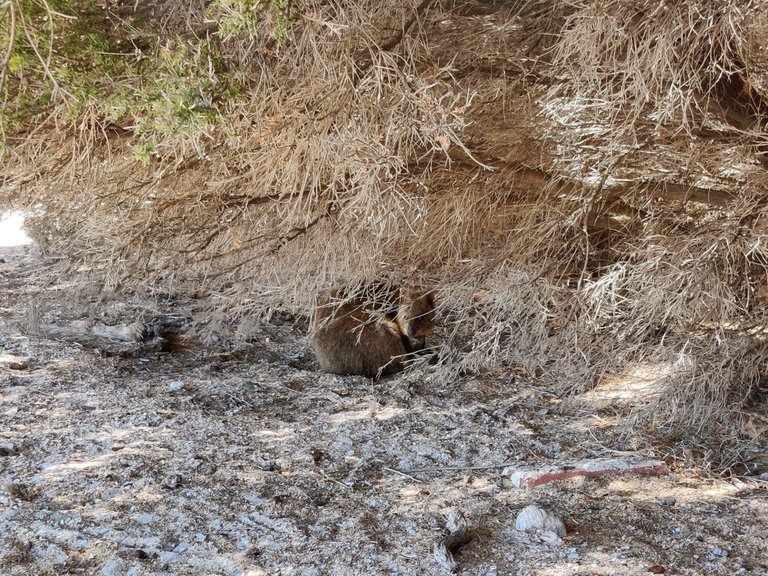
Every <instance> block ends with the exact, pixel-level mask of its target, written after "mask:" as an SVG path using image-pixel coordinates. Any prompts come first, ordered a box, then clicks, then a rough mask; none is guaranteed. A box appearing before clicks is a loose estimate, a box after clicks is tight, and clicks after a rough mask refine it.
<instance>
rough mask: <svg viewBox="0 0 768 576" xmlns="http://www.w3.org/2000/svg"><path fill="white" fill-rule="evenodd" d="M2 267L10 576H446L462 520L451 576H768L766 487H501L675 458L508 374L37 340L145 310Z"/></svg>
mask: <svg viewBox="0 0 768 576" xmlns="http://www.w3.org/2000/svg"><path fill="white" fill-rule="evenodd" d="M0 250H1V252H0V574H4V575H5V574H8V575H25V576H28V575H33V574H34V575H38V574H40V575H46V574H101V575H110V576H122V575H150V574H152V575H155V574H157V575H166V574H174V575H185V576H191V575H211V574H217V575H218V574H221V575H244V574H247V575H252V576H255V575H270V576H272V575H301V576H311V575H325V574H338V575H350V576H352V575H354V576H358V575H361V574H391V575H395V574H397V575H400V576H409V575H419V576H421V575H424V574H445V573H447V572H446V571H445V570H444V569H443V568H441V567H440V566H439V564H438V563H437V561H436V560H435V558H434V556H433V545H434V543H435V542H437V541H438V540H439V539H440V537H441V534H442V532H441V531H442V528H443V524H444V521H445V516H446V515H447V514H448V513H449V512H450V511H457V512H460V513H461V514H463V516H464V517H465V518H466V520H467V523H468V525H469V528H470V536H471V541H470V543H469V544H468V545H467V546H466V547H464V548H463V549H462V550H461V552H460V553H459V554H458V555H457V557H456V560H457V562H458V574H464V575H483V576H486V575H488V576H490V575H494V574H498V575H506V574H510V575H512V574H541V575H553V576H554V575H588V574H590V575H591V574H595V575H597V574H600V575H625V574H626V575H635V574H637V575H640V574H643V575H645V574H650V573H662V571H664V572H663V573H666V574H740V573H743V574H756V575H757V574H768V543H767V542H766V534H768V497H767V496H768V491H767V490H766V483H765V482H762V483H761V482H759V481H749V482H746V481H745V482H743V483H742V482H739V481H735V482H727V481H724V480H718V479H703V478H697V477H696V476H694V475H693V474H692V473H690V472H686V471H683V470H675V469H674V467H673V473H672V474H671V475H670V476H667V477H661V478H639V477H633V476H623V477H613V478H599V479H588V480H585V479H572V480H566V481H561V482H555V483H551V484H546V485H543V486H539V487H536V488H533V489H530V490H517V489H514V488H512V487H510V486H509V484H508V483H506V482H505V481H504V480H503V479H502V477H501V476H500V471H501V467H502V466H503V465H505V464H510V463H528V464H536V463H542V462H557V461H558V460H561V459H564V458H588V457H592V456H595V455H606V454H615V453H616V451H619V450H630V449H632V450H638V449H641V448H642V450H639V451H641V452H642V453H644V454H645V455H648V456H654V457H657V458H663V456H664V454H657V453H654V451H653V449H652V448H651V447H649V446H646V445H644V444H642V441H641V440H639V439H638V438H635V437H631V436H628V435H626V434H624V435H623V436H622V435H620V434H619V432H618V431H617V430H616V428H615V426H614V425H615V420H616V414H617V412H618V411H620V408H618V407H616V406H612V405H610V404H607V405H606V404H605V403H603V404H602V405H600V406H599V407H590V406H589V405H588V404H580V405H579V406H580V408H578V409H577V408H574V407H572V408H570V409H567V410H565V409H563V405H562V402H561V400H560V399H559V398H557V397H556V396H553V395H552V394H550V393H549V392H548V391H547V390H545V389H543V388H541V387H538V386H536V385H534V384H531V383H527V382H521V381H514V380H512V379H509V378H491V377H482V378H481V377H477V376H475V377H470V376H468V377H466V378H463V379H460V380H456V381H450V382H446V381H440V380H439V379H437V378H436V377H435V376H434V375H430V374H428V373H424V372H415V373H410V374H407V375H402V376H399V377H396V378H391V379H388V380H385V381H382V382H379V383H373V382H371V381H370V380H367V379H364V378H360V377H337V376H330V375H327V374H322V373H319V372H316V371H315V366H314V362H313V359H312V356H311V354H310V353H309V352H308V351H307V349H306V346H305V342H304V334H303V332H302V330H301V329H300V328H294V327H293V326H291V325H289V324H288V325H278V324H275V325H266V326H264V327H263V331H262V337H261V338H260V339H259V340H257V341H254V342H253V343H252V346H250V347H249V348H246V349H244V350H242V351H240V352H238V353H234V352H231V351H225V350H223V348H222V347H220V348H219V349H213V348H206V347H203V346H201V345H197V346H192V347H190V348H188V349H186V350H182V351H179V352H174V353H166V352H162V351H160V350H158V349H153V348H141V347H140V346H136V345H133V346H127V345H120V346H116V345H114V344H110V343H104V345H100V343H99V341H98V340H97V339H96V340H93V341H88V342H75V341H62V340H55V339H51V338H46V337H44V336H41V335H37V336H30V335H28V334H27V333H28V332H29V330H28V328H29V326H30V325H31V323H32V324H35V322H38V323H40V322H42V324H43V325H45V323H46V321H50V322H52V323H59V324H62V323H66V322H67V321H73V320H79V321H94V318H97V319H98V320H99V321H101V322H106V323H109V322H116V321H117V320H119V319H120V317H121V315H123V316H124V318H122V319H123V321H131V320H132V318H131V316H132V314H133V313H134V312H135V310H136V309H137V308H136V306H135V303H132V304H130V305H129V304H126V303H111V304H108V303H106V302H105V301H104V300H98V299H96V298H95V297H94V298H91V299H90V300H89V299H88V297H87V296H85V295H83V294H82V293H78V297H81V298H83V300H81V301H77V302H75V301H73V304H72V305H71V306H66V307H61V306H59V307H54V306H53V305H52V304H51V303H52V302H54V301H55V300H54V299H53V297H54V296H55V294H56V293H58V292H60V291H61V290H68V289H69V288H68V287H67V286H61V285H55V284H50V285H41V284H40V280H39V278H40V276H39V275H38V274H37V273H36V271H37V270H38V268H39V262H38V261H37V260H36V259H35V256H34V252H33V249H32V248H3V249H0ZM73 293H74V292H73ZM148 306H149V305H148ZM165 306H166V309H165V310H164V312H166V313H167V312H168V311H169V310H173V311H175V312H176V313H179V314H184V306H185V304H183V303H176V304H174V303H166V304H165ZM36 316H37V318H36ZM30 318H31V319H32V320H30ZM89 319H90V320H89ZM574 406H575V405H574ZM531 502H534V503H538V504H540V505H542V506H544V507H546V508H549V509H550V510H553V511H555V512H557V513H558V514H560V515H561V516H562V517H563V518H564V519H565V521H566V525H567V527H568V529H569V533H568V536H567V537H566V538H565V540H564V541H562V542H550V543H549V544H547V543H545V542H547V538H542V537H541V536H537V535H526V534H522V533H519V532H517V531H516V530H515V528H514V524H515V517H516V515H517V513H518V512H519V511H520V510H521V509H522V508H523V507H524V506H526V505H527V504H529V503H531Z"/></svg>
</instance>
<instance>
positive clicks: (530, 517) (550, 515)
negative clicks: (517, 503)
mask: <svg viewBox="0 0 768 576" xmlns="http://www.w3.org/2000/svg"><path fill="white" fill-rule="evenodd" d="M515 528H516V529H517V530H518V531H520V532H531V531H533V530H547V531H549V532H554V533H555V534H557V535H558V536H559V537H560V538H565V524H564V523H563V520H562V519H561V518H560V516H558V515H557V514H555V513H554V512H549V511H548V510H544V509H543V508H539V507H538V506H536V505H534V504H530V505H528V506H526V507H525V508H523V509H522V510H521V511H520V513H519V514H518V515H517V519H516V520H515Z"/></svg>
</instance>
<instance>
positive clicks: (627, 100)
mask: <svg viewBox="0 0 768 576" xmlns="http://www.w3.org/2000/svg"><path fill="white" fill-rule="evenodd" d="M131 5H133V4H131ZM152 6H153V7H151V9H153V10H155V9H158V10H161V12H162V14H163V19H162V22H163V26H164V27H165V31H166V33H167V35H166V36H161V39H160V41H159V43H158V44H157V45H156V46H155V45H151V42H150V43H149V44H147V43H148V42H149V41H148V40H147V39H146V36H143V35H142V34H141V28H140V26H141V19H140V18H137V15H138V16H141V15H142V14H144V15H146V14H145V11H146V10H150V7H148V6H143V5H142V3H139V4H137V5H136V7H134V10H135V12H132V11H131V10H129V9H128V8H127V5H125V6H123V5H122V3H120V2H118V3H114V4H112V5H111V7H110V8H109V9H108V10H109V17H110V18H112V19H113V21H119V22H121V23H122V24H123V28H121V29H120V32H119V33H120V34H123V40H124V42H125V43H127V44H131V45H132V46H133V47H134V48H135V50H137V51H138V52H137V54H138V56H137V57H139V58H143V59H146V60H148V61H150V62H154V61H162V62H167V61H169V58H170V57H169V56H168V54H171V55H172V54H174V53H175V52H174V50H175V51H176V52H179V51H182V50H183V55H182V58H183V59H185V60H184V62H186V65H187V67H186V68H184V69H183V70H182V72H179V73H178V74H177V76H178V78H181V79H182V80H184V79H185V78H190V79H189V80H185V81H182V82H180V85H182V86H183V85H184V83H185V82H187V83H188V84H189V85H191V86H193V87H194V88H195V90H196V92H195V93H194V94H191V95H190V93H187V92H183V90H181V88H179V89H178V90H179V91H178V92H173V86H174V85H173V84H172V83H171V84H169V88H168V91H167V92H166V93H163V94H162V95H160V96H158V95H154V96H153V98H154V99H153V100H151V101H152V102H153V103H155V104H154V106H155V107H154V108H150V107H148V106H147V107H143V108H136V107H135V106H134V108H130V107H124V108H123V109H121V110H123V111H122V112H121V113H117V112H115V111H114V110H113V112H112V114H111V115H110V114H109V113H107V111H105V109H104V105H103V102H100V101H99V100H87V99H86V100H82V101H79V102H78V106H77V108H76V110H77V114H76V115H75V116H74V120H72V119H71V117H72V110H73V107H72V102H71V100H70V99H67V98H64V97H62V98H59V99H54V100H53V102H51V104H50V105H49V107H48V108H47V109H46V110H45V113H44V114H40V115H37V116H35V117H34V118H31V119H28V122H27V124H25V125H24V126H23V127H21V128H19V129H18V130H16V131H14V132H13V133H8V132H6V141H5V148H4V156H5V158H4V162H5V165H6V168H5V169H4V172H3V180H2V188H1V189H0V199H2V200H3V201H4V202H5V203H8V204H11V205H14V206H16V207H19V208H22V209H25V210H27V211H28V212H29V213H30V214H31V216H32V218H31V220H30V227H31V232H32V233H33V235H34V236H35V238H36V239H37V240H38V242H39V243H40V245H41V246H42V247H43V249H44V250H45V252H46V253H48V254H51V255H65V256H66V257H67V258H68V260H67V262H71V269H72V270H74V269H76V268H80V269H81V270H82V269H83V268H84V267H87V268H89V269H90V270H91V271H92V272H94V273H98V274H99V278H100V281H101V282H102V283H103V285H104V286H105V288H106V289H109V290H113V289H122V290H129V291H130V290H149V291H158V292H163V293H177V292H178V293H197V294H200V295H204V296H206V297H208V301H209V302H210V303H211V306H210V307H209V308H207V309H206V310H203V311H201V312H200V314H201V316H200V318H199V320H201V321H203V322H205V321H207V320H211V319H214V321H217V322H220V321H221V322H227V323H237V322H238V321H242V320H243V319H247V318H251V317H254V316H261V315H269V314H271V313H272V312H274V311H275V310H279V309H290V310H292V311H296V312H299V313H303V314H307V313H309V312H310V311H311V310H312V309H313V306H314V303H315V298H316V295H317V294H318V292H319V291H320V290H322V289H325V288H327V287H329V286H336V285H344V286H351V287H353V289H352V290H351V291H350V293H351V294H352V295H354V292H355V290H354V287H358V289H361V290H362V289H363V288H364V287H365V286H366V285H367V284H370V283H371V282H374V281H379V280H380V279H381V278H387V279H388V280H390V281H392V282H395V283H397V282H401V281H403V280H407V281H410V282H413V283H416V284H422V285H434V286H436V287H437V288H438V290H439V300H440V306H441V311H442V325H443V328H444V332H445V338H444V341H443V342H442V344H441V347H440V356H441V359H442V362H441V364H440V365H438V366H436V367H434V368H432V369H433V370H438V371H439V370H443V371H445V374H447V375H451V374H457V373H459V372H467V371H478V370H486V369H490V370H497V369H503V370H511V371H523V372H525V373H527V374H530V375H533V376H535V377H537V378H540V379H543V380H544V381H547V382H550V383H552V384H553V385H555V386H557V387H558V389H559V390H560V391H570V392H580V391H583V390H585V389H587V388H590V387H592V386H593V385H594V384H595V383H596V382H598V381H599V380H600V379H601V378H602V377H603V376H604V375H606V374H607V373H616V372H620V371H622V370H626V369H630V368H631V367H632V366H636V365H639V364H642V363H643V362H647V361H654V362H662V363H666V364H667V365H672V366H674V370H673V371H672V372H671V373H670V375H669V376H668V377H666V378H665V379H664V380H663V387H662V388H661V389H660V390H659V391H658V393H657V394H656V395H655V396H652V397H651V398H650V399H649V400H647V401H645V402H643V403H640V404H641V406H640V410H639V411H638V412H636V415H637V416H642V417H643V422H646V423H648V424H653V425H654V427H655V429H656V431H661V432H663V433H665V434H666V435H667V438H668V439H669V441H670V443H674V442H675V441H676V440H678V439H680V438H687V439H689V440H690V439H691V438H698V439H701V440H700V441H702V442H705V443H706V446H707V448H706V450H708V451H709V452H707V453H708V454H709V456H707V458H702V461H701V463H702V464H703V463H704V461H705V460H706V461H707V463H709V462H714V463H715V464H717V465H721V466H726V467H727V466H730V465H731V464H733V463H734V462H737V461H743V460H744V457H743V455H744V454H745V453H746V452H745V451H746V450H748V447H749V446H755V445H761V444H764V442H765V434H766V432H765V430H766V424H768V421H767V420H766V417H765V384H764V382H763V376H762V375H763V374H764V373H765V367H766V366H765V365H766V362H767V361H768V350H766V347H765V344H764V336H763V327H764V326H765V323H766V322H765V320H766V317H765V316H766V312H765V297H764V293H765V292H764V290H765V285H766V281H767V280H768V275H767V272H768V270H767V269H766V264H768V253H767V252H766V246H765V237H766V232H767V230H766V227H767V226H768V219H767V217H766V200H765V198H766V195H765V190H766V183H767V182H768V177H767V176H766V167H768V161H767V160H766V158H768V157H767V156H766V146H768V141H767V140H766V133H765V130H764V128H763V126H764V125H765V119H766V111H767V110H768V101H766V98H767V97H768V49H767V48H766V47H765V46H764V45H762V44H761V42H762V39H763V38H765V35H766V33H768V17H766V15H765V11H764V10H760V7H759V3H754V2H749V1H747V0H740V1H735V0H734V1H729V2H723V3H719V4H718V5H717V6H715V5H713V4H712V3H711V2H704V1H694V2H684V3H667V2H658V1H650V0H648V1H645V2H639V3H638V2H631V3H628V2H622V1H618V0H616V1H612V2H607V3H605V2H603V3H592V2H560V1H552V2H535V3H522V2H520V3H515V2H512V3H503V2H498V3H486V2H482V3H480V2H478V3H455V2H434V1H429V0H424V1H422V2H415V1H403V2H392V3H380V2H362V3H346V2H340V1H334V2H311V1H307V2H300V3H289V7H288V8H285V9H282V8H280V7H279V3H277V2H275V3H268V4H265V5H264V6H266V7H265V8H264V9H263V10H262V11H261V12H259V13H257V14H255V16H257V17H256V18H253V17H252V16H254V15H247V14H239V13H238V12H237V11H236V10H235V8H233V5H232V4H231V3H225V2H216V3H213V4H212V5H211V7H209V10H208V12H206V13H203V11H202V7H198V8H197V9H194V8H193V9H190V10H187V11H185V10H181V9H179V7H178V5H177V3H175V2H166V3H163V2H160V3H153V4H152ZM195 10H197V11H195ZM3 22H4V24H3V25H4V26H6V30H7V29H8V22H9V20H8V19H7V18H6V20H4V21H3ZM180 30H183V31H186V35H182V36H175V34H176V33H177V32H178V31H180ZM201 38H204V39H205V44H204V46H203V47H202V48H201V44H200V43H199V42H198V41H199V40H200V39H201ZM124 45H125V44H124ZM163 58H165V60H163ZM170 60H172V59H170ZM6 68H7V66H6ZM166 69H167V70H171V71H172V70H174V68H173V67H172V66H170V65H167V66H166ZM185 74H186V75H187V76H184V75H185ZM178 78H177V79H178ZM201 78H203V80H201ZM22 80H23V79H19V78H18V77H16V78H14V76H13V74H9V75H8V78H7V80H6V86H7V87H8V89H9V90H13V88H14V87H16V88H18V87H19V86H20V85H21V81H22ZM118 80H119V82H120V83H121V84H124V85H126V86H128V87H129V88H130V90H133V92H131V91H130V90H129V93H131V94H133V96H134V97H135V98H136V99H137V100H140V99H141V97H142V96H145V95H146V94H143V93H142V92H141V87H140V78H138V77H123V78H119V79H118ZM232 87H237V88H238V89H237V90H229V89H230V88H232ZM225 89H226V90H229V91H228V92H227V91H225ZM5 96H6V102H7V103H9V102H11V103H12V101H13V98H10V100H9V97H8V92H6V95H5ZM163 103H165V106H166V107H165V108H163V107H162V106H160V105H161V104H163ZM180 103H181V104H180ZM179 106H182V108H183V111H184V114H180V115H174V114H170V113H169V114H170V116H167V118H166V116H164V114H166V112H167V110H166V108H167V109H168V110H178V109H179ZM158 109H159V110H160V111H159V112H158V111H157V110H158ZM125 110H128V111H127V112H126V111H125ZM137 110H138V112H137ZM139 113H140V114H141V115H142V116H138V114H139ZM152 114H156V115H157V118H159V119H163V118H166V123H165V124H163V123H162V122H160V121H155V122H154V123H153V124H152V123H148V122H146V121H145V120H146V118H147V117H153V118H154V116H152ZM137 127H141V128H137ZM240 334H241V335H243V334H244V333H243V331H241V332H240Z"/></svg>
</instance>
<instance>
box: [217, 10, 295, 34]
mask: <svg viewBox="0 0 768 576" xmlns="http://www.w3.org/2000/svg"><path fill="white" fill-rule="evenodd" d="M289 8H290V7H289V1H288V0H267V1H264V0H256V1H255V2H253V1H246V0H214V1H213V2H211V4H210V6H209V7H208V15H209V17H211V18H213V19H215V20H216V22H217V23H218V27H219V35H220V36H221V37H222V38H225V39H227V38H231V37H233V36H239V35H247V36H258V35H259V32H260V31H261V30H262V29H263V27H264V24H265V23H266V24H268V25H269V28H270V29H271V34H272V37H273V38H274V39H275V40H282V39H284V38H286V37H287V35H288V32H289V30H290V24H291V22H293V18H292V16H291V14H290V9H289Z"/></svg>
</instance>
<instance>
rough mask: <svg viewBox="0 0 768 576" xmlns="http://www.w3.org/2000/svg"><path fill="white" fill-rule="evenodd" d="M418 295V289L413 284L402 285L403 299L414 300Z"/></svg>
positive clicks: (401, 294) (401, 295)
mask: <svg viewBox="0 0 768 576" xmlns="http://www.w3.org/2000/svg"><path fill="white" fill-rule="evenodd" d="M417 297H418V293H417V291H416V290H415V289H414V288H413V287H411V286H400V298H402V299H403V300H413V299H414V298H417Z"/></svg>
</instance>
